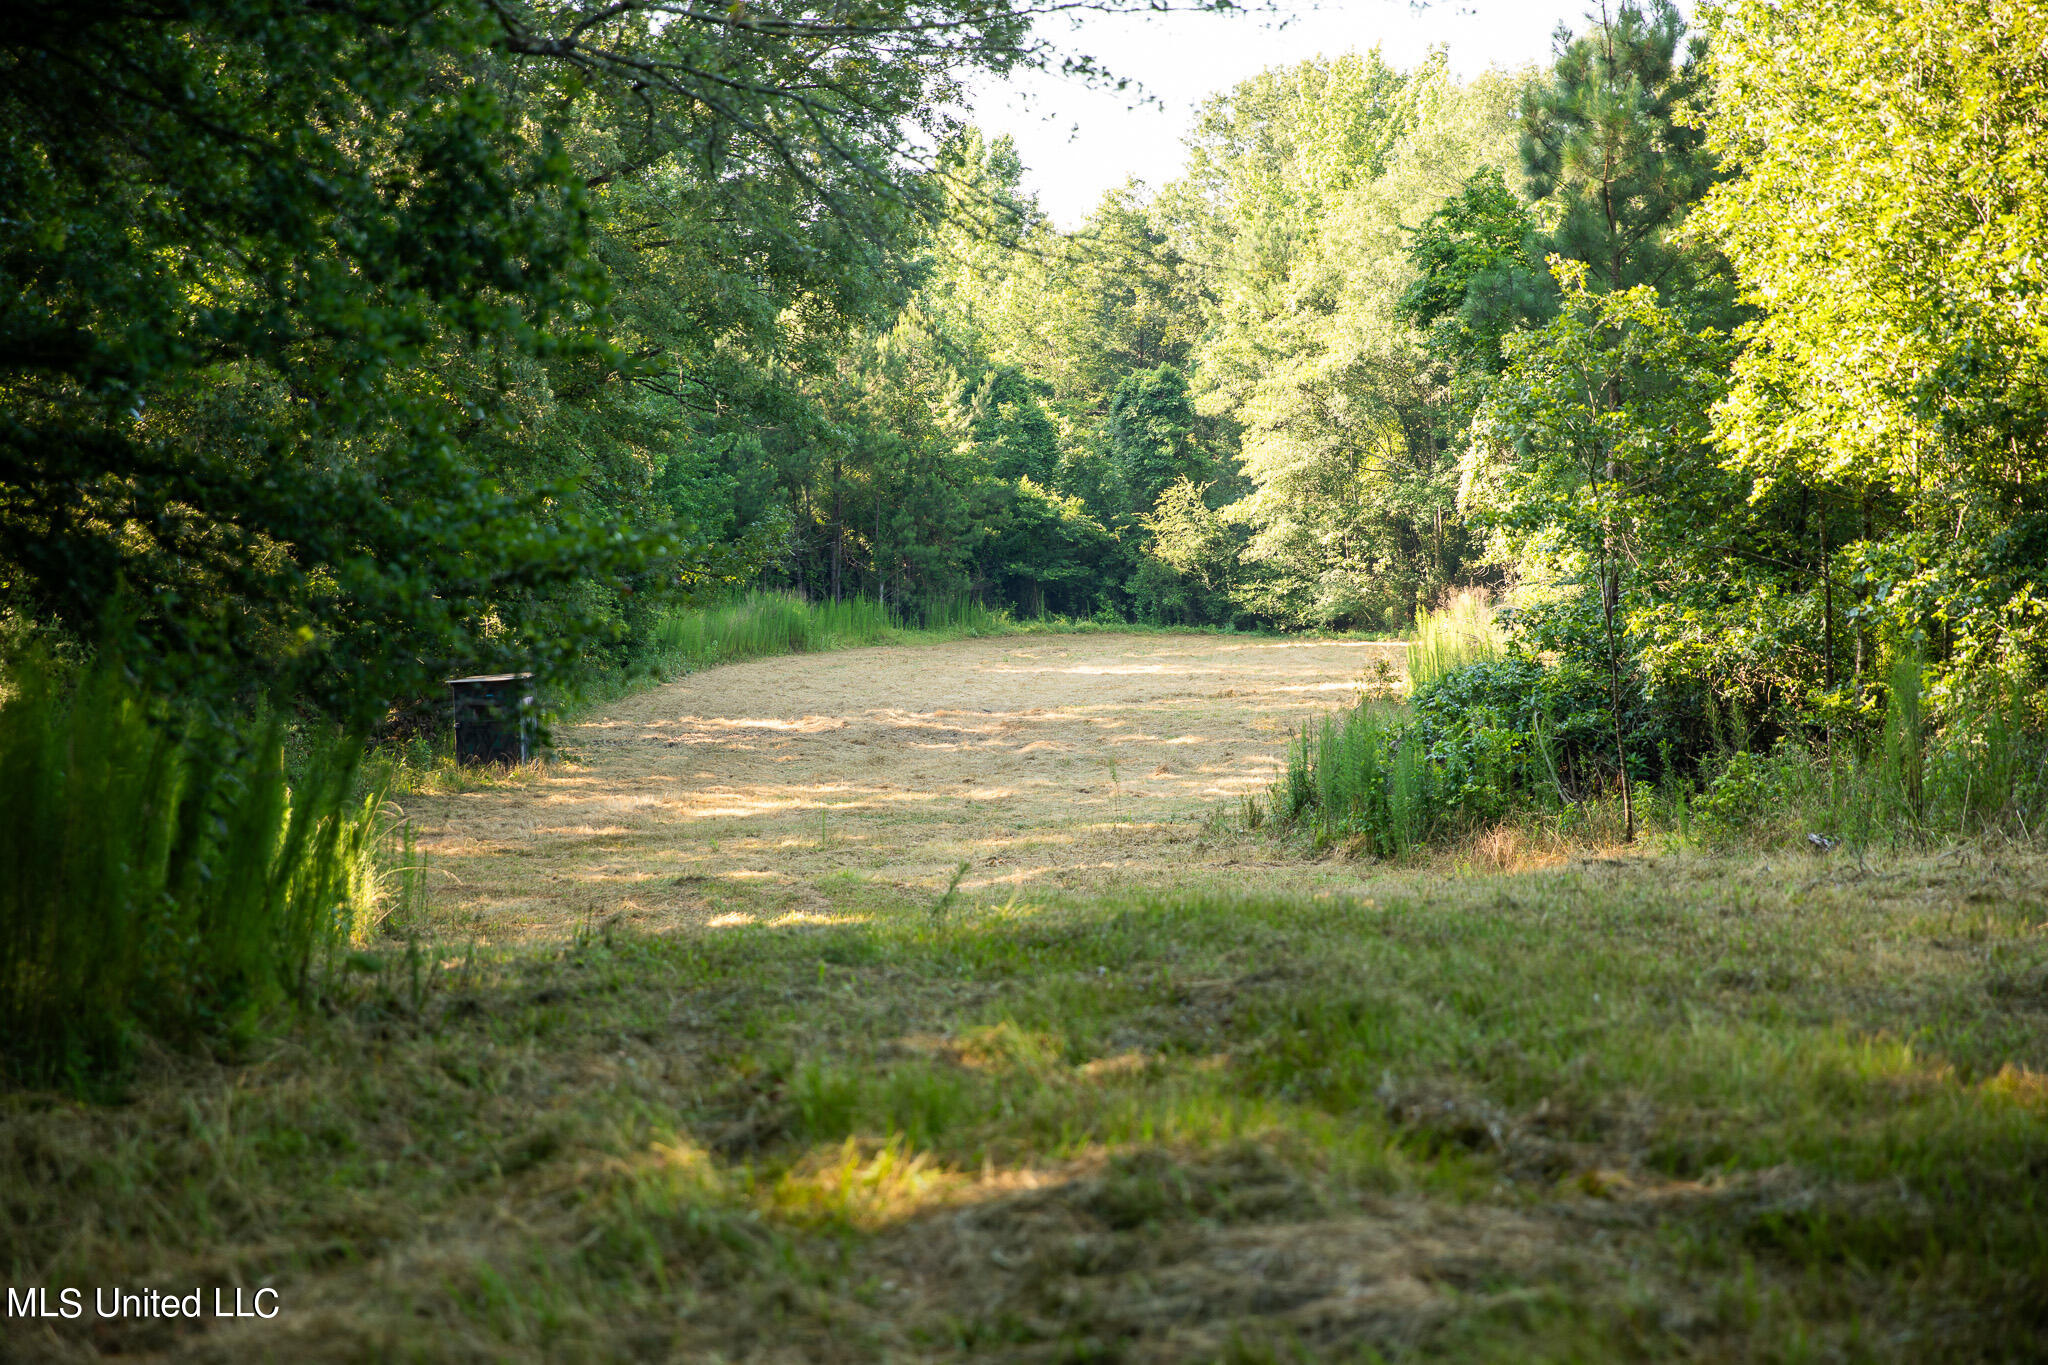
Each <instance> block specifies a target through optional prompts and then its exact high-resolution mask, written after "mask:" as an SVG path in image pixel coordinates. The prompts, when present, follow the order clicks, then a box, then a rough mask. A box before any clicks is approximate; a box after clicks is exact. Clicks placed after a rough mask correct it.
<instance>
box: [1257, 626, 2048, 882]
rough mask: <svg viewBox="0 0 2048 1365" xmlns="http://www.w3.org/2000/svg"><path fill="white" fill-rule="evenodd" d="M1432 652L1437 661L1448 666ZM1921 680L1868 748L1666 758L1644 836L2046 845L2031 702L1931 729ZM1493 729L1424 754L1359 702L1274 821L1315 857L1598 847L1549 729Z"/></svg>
mask: <svg viewBox="0 0 2048 1365" xmlns="http://www.w3.org/2000/svg"><path fill="white" fill-rule="evenodd" d="M1446 634H1450V632H1446ZM1424 638H1425V639H1427V638H1430V637H1429V636H1428V635H1427V634H1425V637H1424ZM1451 638H1452V639H1453V640H1456V639H1459V638H1464V639H1470V638H1472V637H1470V636H1463V637H1459V636H1457V635H1451ZM1452 647H1462V646H1452ZM1412 648H1413V647H1412V646H1411V649H1412ZM1432 648H1436V653H1435V654H1434V656H1433V657H1435V658H1438V659H1441V658H1443V657H1444V656H1445V654H1446V653H1447V652H1449V650H1448V648H1437V647H1436V646H1432ZM1922 673H1923V668H1922V664H1921V662H1920V661H1919V660H1918V659H1913V658H1906V659H1901V660H1899V661H1898V662H1897V663H1896V664H1895V665H1894V667H1893V668H1892V670H1891V675H1890V680H1889V686H1888V688H1887V703H1886V707H1885V711H1884V714H1883V717H1882V723H1881V724H1879V725H1877V726H1875V727H1873V729H1872V730H1871V731H1870V732H1868V733H1867V734H1865V735H1863V736H1860V737H1856V736H1846V737H1841V738H1838V739H1837V740H1835V741H1834V742H1831V743H1821V744H1807V743H1802V742H1799V741H1797V740H1787V741H1784V742H1781V743H1780V744H1779V746H1778V747H1777V748H1776V749H1774V750H1773V751H1772V752H1770V753H1768V754H1759V753H1752V752H1749V751H1747V750H1730V751H1728V752H1724V753H1721V754H1718V755H1714V756H1711V757H1709V758H1708V759H1707V760H1706V761H1705V762H1704V763H1703V764H1702V766H1701V767H1700V769H1699V771H1698V772H1696V773H1691V774H1690V775H1687V774H1686V773H1681V772H1680V771H1678V770H1677V769H1676V768H1675V766H1674V765H1673V764H1671V762H1670V761H1669V756H1668V755H1667V758H1666V764H1665V768H1666V771H1665V772H1664V774H1663V775H1662V778H1661V780H1659V781H1658V782H1657V783H1656V784H1655V785H1654V787H1653V788H1651V789H1650V799H1649V801H1648V802H1647V805H1646V808H1645V810H1644V816H1645V828H1646V829H1648V830H1649V831H1650V832H1652V833H1655V834H1658V835H1661V836H1663V837H1665V838H1666V839H1675V840H1677V841H1678V842H1681V843H1701V844H1709V845H1717V846H1724V847H1725V846H1727V845H1730V844H1751V845H1756V846H1774V845H1782V844H1801V845H1806V846H1809V847H1815V848H1821V849H1826V848H1833V847H1835V846H1837V845H1842V846H1845V847H1847V848H1850V849H1853V850H1862V849H1866V848H1870V847H1873V846H1885V847H1893V848H1906V847H1912V846H1926V845H1929V844H1937V843H1941V842H1944V841H1951V840H1956V839H1964V838H1975V837H1979V836H1983V835H1987V834H1997V835H2003V836H2006V837H2010V838H2013V839H2016V840H2019V841H2021V842H2025V843H2030V844H2031V843H2036V842H2038V841H2039V840H2040V839H2041V838H2042V836H2043V834H2044V832H2048V730H2044V729H2043V727H2042V725H2041V724H2040V720H2039V717H2038V714H2037V713H2036V712H2035V711H2034V710H2032V709H2030V706H2029V704H2028V699H2027V698H2026V697H2024V696H2023V695H2022V694H2020V693H2019V692H2018V691H2016V690H2004V691H1987V692H1984V693H1981V694H1979V695H1978V696H1975V697H1963V698H1958V699H1952V700H1950V701H1949V702H1948V703H1947V704H1946V706H1945V707H1944V709H1943V710H1942V712H1941V713H1940V714H1939V715H1936V714H1934V713H1933V712H1931V711H1930V709H1929V707H1928V704H1927V699H1926V698H1925V696H1924V695H1923V693H1922V685H1921V678H1922ZM1498 723H1499V718H1498V717H1493V716H1488V715H1483V714H1482V715H1476V716H1475V717H1474V718H1473V719H1472V720H1471V721H1470V722H1469V724H1467V725H1465V726H1463V727H1461V728H1459V729H1457V730H1454V731H1453V732H1451V733H1450V734H1448V735H1445V736H1443V737H1441V739H1440V741H1439V742H1438V743H1436V745H1435V747H1434V749H1433V750H1426V749H1425V745H1424V743H1423V741H1422V737H1421V732H1420V730H1419V728H1418V727H1417V726H1415V725H1413V724H1411V723H1409V722H1408V721H1407V720H1406V719H1405V716H1404V712H1403V710H1402V708H1400V707H1397V706H1388V705H1387V704H1385V703H1381V702H1375V701H1371V700H1363V701H1361V702H1360V703H1359V704H1358V705H1357V706H1356V707H1355V708H1353V709H1351V710H1349V711H1345V712H1338V713H1335V714H1332V715H1329V716H1325V717H1324V718H1323V719H1322V721H1321V722H1319V723H1311V724H1304V725H1303V727H1302V730H1301V733H1300V734H1299V735H1298V736H1296V738H1295V740H1294V742H1293V744H1292V746H1291V747H1290V749H1289V752H1288V762H1287V769H1286V771H1285V773H1284V774H1283V775H1282V776H1281V778H1280V780H1279V781H1277V782H1276V783H1275V784H1274V785H1273V789H1272V792H1271V797H1270V799H1271V805H1272V813H1273V815H1274V817H1275V820H1276V822H1277V823H1278V824H1279V825H1280V826H1282V827H1284V828H1290V829H1293V830H1295V831H1297V832H1301V833H1306V834H1308V835H1310V836H1311V837H1313V838H1314V839H1315V841H1316V842H1317V843H1318V844H1324V843H1328V842H1331V841H1334V840H1340V839H1343V840H1350V841H1352V842H1353V843H1354V845H1355V846H1357V847H1358V848H1359V849H1360V850H1361V851H1368V852H1372V853H1375V854H1378V855H1379V856H1382V857H1398V856H1401V855H1404V854H1406V853H1409V852H1411V851H1413V850H1414V849H1416V848H1418V847H1420V846H1422V845H1424V844H1428V843H1431V842H1439V841H1442V840H1444V839H1446V838H1453V837H1456V836H1458V835H1460V834H1464V833H1467V832H1469V831H1472V830H1475V829H1481V828H1485V827H1488V826H1490V825H1491V824H1492V823H1493V822H1495V821H1498V820H1500V819H1502V818H1503V817H1508V818H1510V819H1526V818H1528V817H1531V816H1536V817H1539V818H1541V819H1544V820H1547V821H1551V822H1553V823H1556V824H1557V825H1558V827H1559V828H1560V829H1578V830H1579V831H1581V833H1585V834H1587V835H1588V837H1590V834H1591V832H1592V831H1596V830H1600V829H1603V828H1604V826H1605V824H1606V821H1605V820H1604V818H1603V812H1602V810H1601V803H1602V801H1603V800H1604V796H1603V795H1602V794H1600V793H1598V792H1595V793H1592V794H1590V795H1588V796H1585V797H1583V798H1581V799H1575V797H1574V795H1573V794H1572V793H1571V792H1569V791H1568V790H1567V787H1566V784H1565V783H1564V781H1563V780H1562V779H1561V778H1560V776H1559V773H1558V761H1557V756H1556V753H1555V747H1556V746H1555V743H1554V740H1553V738H1552V736H1551V735H1550V734H1549V733H1548V732H1547V730H1546V728H1545V727H1544V726H1543V725H1542V724H1541V723H1540V720H1539V722H1538V723H1536V724H1534V725H1532V726H1531V727H1530V728H1529V729H1528V730H1527V731H1526V732H1524V731H1511V730H1504V729H1499V728H1495V727H1496V726H1497V725H1498Z"/></svg>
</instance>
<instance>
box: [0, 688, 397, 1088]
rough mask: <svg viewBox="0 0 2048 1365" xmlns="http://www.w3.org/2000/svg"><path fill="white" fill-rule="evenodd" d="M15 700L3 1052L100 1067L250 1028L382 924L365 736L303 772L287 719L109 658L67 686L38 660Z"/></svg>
mask: <svg viewBox="0 0 2048 1365" xmlns="http://www.w3.org/2000/svg"><path fill="white" fill-rule="evenodd" d="M11 681H12V682H13V684H14V686H15V688H16V689H17V690H16V691H15V692H14V694H13V695H12V696H10V697H9V698H8V699H7V701H6V702H5V703H4V705H0V805H4V807H5V810H4V818H0V1039H4V1040H5V1041H4V1046H0V1062H4V1065H5V1067H6V1069H7V1073H8V1076H9V1079H11V1080H14V1081H16V1082H21V1081H27V1082H31V1083H56V1084H60V1085H70V1086H78V1085H85V1084H88V1083H91V1082H95V1081H98V1080H102V1079H104V1078H105V1077H106V1076H107V1075H108V1074H109V1073H110V1072H112V1071H114V1070H116V1069H118V1067H119V1066H120V1064H121V1063H122V1062H123V1061H124V1060H125V1059H126V1057H127V1056H128V1054H129V1051H130V1050H131V1048H132V1047H133V1045H134V1043H135V1041H136V1039H137V1037H138V1035H142V1034H148V1035H150V1036H152V1037H155V1038H157V1039H159V1040H162V1041H164V1042H168V1043H172V1044H192V1043H199V1042H228V1043H232V1042H234V1041H236V1040H237V1039H241V1038H244V1037H246V1036H247V1034H248V1033H249V1032H250V1030H252V1029H253V1028H254V1027H255V1026H256V1025H257V1023H258V1022H259V1021H260V1020H261V1018H262V1016H263V1015H264V1014H265V1012H266V1011H268V1010H270V1009H272V1008H273V1007H275V1006H277V1005H279V1004H280V1003H283V1002H286V1001H291V1000H303V999H305V998H306V996H307V993H308V991H309V989H311V987H312V985H313V984H314V981H315V974H316V972H318V971H320V970H322V969H324V968H325V967H327V966H329V965H331V963H332V961H333V958H334V954H335V953H336V952H337V951H338V950H339V949H342V948H344V947H346V946H347V945H348V944H349V943H350V942H351V941H352V940H354V939H357V938H359V937H360V936H361V935H362V934H364V933H365V932H366V931H367V930H368V929H369V927H370V924H371V921H372V917H373V915H374V913H375V907H376V901H377V888H376V869H375V862H374V856H375V853H376V844H377V839H378V837H379V835H380V832H381V828H382V824H381V821H380V820H379V818H378V812H379V806H380V796H379V794H378V793H377V792H376V791H375V790H372V791H371V792H370V793H369V794H368V795H366V796H365V795H358V794H356V783H355V777H356V772H357V768H358V764H359V761H360V757H361V754H362V745H361V743H360V742H359V741H355V742H351V741H350V740H349V739H347V738H346V737H341V738H336V739H334V740H333V741H332V742H331V743H329V744H328V745H326V746H325V747H324V748H322V749H320V750H319V751H318V752H317V753H315V754H314V755H313V756H312V757H311V759H310V760H309V761H308V762H306V763H304V764H303V765H302V766H301V771H300V772H299V773H298V775H297V776H296V777H295V778H293V779H290V780H289V781H288V780H287V777H286V773H285V765H284V757H283V748H282V742H283V727H282V723H281V722H280V721H279V720H278V719H276V718H272V719H270V720H268V721H267V722H263V723H260V724H257V725H253V726H243V727H238V728H234V729H230V730H226V731H223V730H220V729H214V728H206V727H204V726H201V725H199V724H196V723H195V718H194V717H193V716H192V715H191V714H189V713H175V712H171V711H168V710H167V709H165V708H164V707H163V706H162V705H161V704H159V703H155V702H152V701H150V700H149V699H147V698H146V697H145V696H144V695H143V694H142V693H141V692H140V691H139V690H138V689H137V688H136V687H135V685H134V684H133V683H132V682H131V681H130V680H129V679H128V677H127V676H126V675H125V673H124V671H123V670H122V669H121V668H120V667H119V666H117V665H114V664H111V663H108V662H104V661H103V662H101V663H99V664H97V665H95V666H94V667H93V668H92V669H90V670H89V671H87V672H86V673H85V674H84V675H83V676H82V677H81V678H79V679H78V680H77V687H76V691H75V692H73V693H72V694H71V695H69V696H66V695H63V694H62V693H61V692H60V689H59V681H60V679H59V676H58V675H57V674H56V673H54V672H53V671H52V670H50V669H49V668H48V667H47V666H43V665H38V664H36V663H34V662H32V661H31V662H30V663H28V664H27V665H26V666H25V667H23V668H20V669H17V670H16V671H15V673H14V676H13V678H12V679H11Z"/></svg>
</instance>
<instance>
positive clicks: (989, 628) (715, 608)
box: [651, 592, 1010, 669]
mask: <svg viewBox="0 0 2048 1365" xmlns="http://www.w3.org/2000/svg"><path fill="white" fill-rule="evenodd" d="M1009 626H1010V619H1009V616H1008V615H1007V614H1006V613H1004V612H1000V611H991V610H990V609H989V608H988V607H985V606H983V605H982V604H981V603H979V602H976V601H974V600H973V599H971V598H946V599H943V600H940V601H936V602H933V603H931V604H928V605H925V606H920V607H916V608H912V609H910V610H909V611H908V612H898V611H897V610H896V609H895V608H892V607H889V606H885V605H884V604H882V603H880V602H877V601H875V600H874V599H873V598H868V597H852V598H848V599H846V600H845V601H842V602H826V601H819V602H812V601H806V600H805V599H804V598H801V597H798V596H796V595H795V594H793V593H779V592H749V593H746V594H744V595H743V596H740V597H735V598H732V599H730V600H727V601H724V602H718V603H713V604H711V605H708V606H702V607H695V608H691V609H688V610H683V611H675V612H671V613H669V614H668V615H666V616H664V617H663V618H662V619H661V620H660V621H659V622H658V623H657V624H656V626H655V628H654V632H653V638H652V641H651V645H652V651H653V654H654V655H655V657H656V658H657V659H658V660H659V661H661V662H662V663H664V664H667V665H669V666H672V667H680V668H693V669H694V668H710V667H712V666H713V665H716V664H723V663H733V662H736V661H738V660H741V659H762V658H768V657H771V656H774V655H779V654H807V653H814V652H817V651H820V650H828V649H850V648H853V647H855V646H858V645H879V644H889V643H894V642H897V641H904V640H912V639H918V638H926V637H929V638H937V639H960V638H965V637H970V636H981V635H995V634H1000V633H1002V632H1003V631H1005V630H1007V629H1008V628H1009Z"/></svg>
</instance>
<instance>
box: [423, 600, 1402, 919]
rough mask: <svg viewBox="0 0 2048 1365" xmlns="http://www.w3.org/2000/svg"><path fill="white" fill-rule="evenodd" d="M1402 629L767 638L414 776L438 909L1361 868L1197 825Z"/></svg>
mask: <svg viewBox="0 0 2048 1365" xmlns="http://www.w3.org/2000/svg"><path fill="white" fill-rule="evenodd" d="M1401 650H1402V646H1401V645H1399V644H1397V643H1392V642H1388V643H1374V642H1363V641H1299V642H1297V641H1283V640H1272V639H1240V638H1233V637H1229V636H1215V635H1165V636H1162V635H1089V636H1082V637H1061V638H1056V639H1035V640H1026V641H1020V640H1018V639H1016V638H1014V637H1012V638H1008V639H992V640H964V641H958V642H953V643H946V644H938V645H928V646H919V647H908V648H905V647H881V648H873V649H857V650H846V651H840V652H836V653H830V654H815V655H797V656H792V657H789V658H777V659H764V660H759V661H756V662H750V663H742V664H733V665H728V666H726V667H722V668H716V669H711V670H708V671H706V672H704V673H699V674H694V675H692V676H690V677H687V678H684V679H683V680H681V681H679V682H675V683H671V684H668V685H666V686H663V687H660V688H655V689H652V690H650V691H647V692H643V693H640V694H638V695H636V696H633V697H630V698H627V699H625V700H623V701H620V702H618V703H616V704H614V705H612V706H610V707H608V708H606V709H604V710H603V711H601V712H600V713H598V714H597V715H594V716H592V717H590V718H589V719H587V720H585V721H583V722H582V723H580V724H576V725H573V726H568V727H565V728H564V730H563V731H562V733H561V734H560V735H559V736H558V740H559V743H560V746H561V761H559V762H557V763H555V764H552V765H550V766H548V767H547V768H546V769H544V770H542V771H540V772H538V773H536V774H535V775H533V776H532V778H531V779H530V780H527V781H523V782H517V783H507V784H503V785H497V786H494V787H492V788H489V789H486V790H480V791H470V792H463V793H457V794H450V795H442V796H422V797H415V798H413V799H412V800H410V801H409V802H408V803H407V806H408V812H409V813H410V814H411V815H412V816H413V817H414V819H415V820H416V821H417V822H418V824H419V826H420V828H421V831H422V843H423V847H424V848H425V850H426V851H427V853H428V855H429V857H430V858H431V859H432V862H433V866H434V868H435V869H436V871H435V873H434V902H435V906H436V910H435V916H436V919H437V926H436V927H438V928H439V929H441V930H442V931H444V932H449V933H454V934H457V935H461V936H466V937H475V938H477V939H480V940H482V941H485V942H491V943H512V942H521V941H529V940H535V939H542V938H547V937H551V936H555V935H560V934H564V933H568V932H571V931H573V930H574V929H575V928H576V927H577V926H578V925H579V924H584V923H589V922H593V921H595V922H602V921H606V920H611V919H613V918H614V917H616V918H617V919H618V920H619V921H620V922H622V923H625V924H630V925H632V926H633V927H635V928H639V929H644V930H650V931H659V930H667V929H675V928H688V927H712V928H716V927H720V926H725V925H734V924H742V923H751V922H803V921H804V920H807V919H808V920H812V921H830V920H834V919H840V918H845V917H849V916H865V915H867V914H869V913H872V912H873V911H876V910H880V909H886V908H891V907H900V906H904V905H911V904H918V905H922V904H928V903H930V902H931V901H932V900H934V899H936V898H937V897H938V896H939V895H940V894H941V893H942V892H943V891H944V890H945V888H946V885H947V883H948V881H949V880H950V878H951V877H952V875H953V873H954V871H955V869H957V868H958V867H959V865H960V864H961V863H962V862H963V861H964V862H967V863H968V864H969V868H968V871H967V873H966V875H965V876H964V877H963V879H962V880H961V883H960V888H959V889H960V893H961V894H962V895H963V896H975V897H980V898H987V897H990V896H1003V895H1007V894H1009V893H1010V892H1013V891H1014V892H1017V893H1019V894H1023V893H1030V894H1044V893H1047V892H1052V891H1074V892H1080V893H1093V892H1099V891H1105V890H1114V889H1117V888H1120V887H1126V886H1132V885H1148V884H1149V885H1156V884H1158V883H1159V881H1160V879H1161V877H1162V875H1163V874H1171V876H1172V878H1173V880H1174V882H1175V884H1176V885H1178V886H1181V887H1197V888H1206V887H1213V888H1215V889H1218V890H1232V889H1255V890H1261V891H1270V890H1277V889H1283V888H1293V889H1302V890H1311V891H1312V890H1317V889H1327V884H1329V883H1331V882H1332V881H1333V880H1336V881H1342V882H1343V883H1345V884H1346V885H1347V886H1355V885H1356V882H1357V874H1356V871H1355V870H1342V869H1332V868H1330V867H1328V866H1325V865H1319V864H1303V863H1300V862H1298V861H1293V860H1283V859H1282V858H1280V857H1279V856H1278V855H1276V853H1275V852H1274V851H1273V850H1272V849H1270V848H1269V847H1266V846H1264V845H1262V844H1261V843H1260V842H1259V841H1256V840H1246V839H1244V838H1242V837H1235V836H1229V835H1223V834H1219V833H1217V832H1214V831H1210V832H1209V833H1208V834H1207V835H1206V836H1205V833H1204V831H1203V829H1202V827H1201V822H1202V821H1203V820H1204V819H1205V818H1206V817H1207V816H1209V815H1210V814H1212V813H1213V812H1215V811H1217V810H1219V809H1221V808H1222V807H1224V806H1226V805H1231V804H1234V803H1235V802H1236V801H1237V800H1238V799H1239V798H1241V797H1242V796H1244V795H1246V794H1248V793H1253V792H1259V791H1262V790H1263V789H1264V788H1265V786H1266V785H1267V784H1268V783H1269V782H1271V781H1272V779H1273V777H1274V776H1275V775H1276V774H1277V773H1278V772H1279V770H1280V768H1281V766H1282V764H1283V762H1284V759H1285V754H1286V746H1287V739H1288V735H1289V733H1290V732H1291V731H1292V730H1293V729H1294V728H1295V727H1297V726H1298V725H1299V724H1300V722H1301V721H1302V720H1304V719H1306V718H1309V717H1313V716H1319V715H1321V714H1323V713H1324V712H1326V711H1328V710H1329V709H1331V708H1332V707H1334V706H1338V705H1343V704H1347V703H1349V702H1350V701H1352V700H1353V699H1354V697H1355V695H1356V693H1357V690H1358V685H1359V680H1360V678H1361V677H1362V676H1363V675H1364V674H1365V673H1366V672H1367V671H1368V669H1369V668H1370V667H1371V665H1372V663H1373V662H1374V661H1375V660H1387V661H1389V662H1390V663H1391V664H1393V665H1394V666H1395V667H1396V668H1398V667H1399V664H1400V659H1401Z"/></svg>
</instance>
